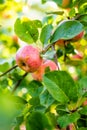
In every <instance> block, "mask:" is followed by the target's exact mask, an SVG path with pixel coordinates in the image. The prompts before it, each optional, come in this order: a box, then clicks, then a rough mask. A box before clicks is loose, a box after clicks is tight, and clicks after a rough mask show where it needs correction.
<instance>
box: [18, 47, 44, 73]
mask: <svg viewBox="0 0 87 130" xmlns="http://www.w3.org/2000/svg"><path fill="white" fill-rule="evenodd" d="M16 63H17V65H18V66H19V67H20V68H21V69H23V70H24V71H26V72H35V71H36V70H37V69H38V68H39V67H40V65H41V64H42V58H41V57H40V53H39V50H38V49H37V48H35V47H33V46H32V45H25V46H23V47H21V48H20V49H19V50H18V51H17V53H16Z"/></svg>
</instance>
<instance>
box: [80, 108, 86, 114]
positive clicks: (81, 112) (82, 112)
mask: <svg viewBox="0 0 87 130" xmlns="http://www.w3.org/2000/svg"><path fill="white" fill-rule="evenodd" d="M79 112H80V114H82V115H87V106H84V107H83V108H82V109H81V110H80V111H79Z"/></svg>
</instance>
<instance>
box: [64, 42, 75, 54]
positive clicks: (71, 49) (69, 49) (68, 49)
mask: <svg viewBox="0 0 87 130" xmlns="http://www.w3.org/2000/svg"><path fill="white" fill-rule="evenodd" d="M65 53H66V54H70V53H73V54H75V52H74V47H73V45H71V44H67V45H66V46H65Z"/></svg>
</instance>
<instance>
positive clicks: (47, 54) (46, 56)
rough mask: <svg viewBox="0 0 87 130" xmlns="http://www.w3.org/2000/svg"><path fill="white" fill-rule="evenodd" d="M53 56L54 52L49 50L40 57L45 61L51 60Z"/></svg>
mask: <svg viewBox="0 0 87 130" xmlns="http://www.w3.org/2000/svg"><path fill="white" fill-rule="evenodd" d="M55 54H56V51H55V50H49V51H47V52H46V53H45V54H42V55H41V56H42V57H43V58H45V59H53V58H54V55H55Z"/></svg>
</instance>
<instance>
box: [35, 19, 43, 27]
mask: <svg viewBox="0 0 87 130" xmlns="http://www.w3.org/2000/svg"><path fill="white" fill-rule="evenodd" d="M33 23H34V25H35V26H36V27H37V28H41V27H42V23H41V21H40V20H33Z"/></svg>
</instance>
